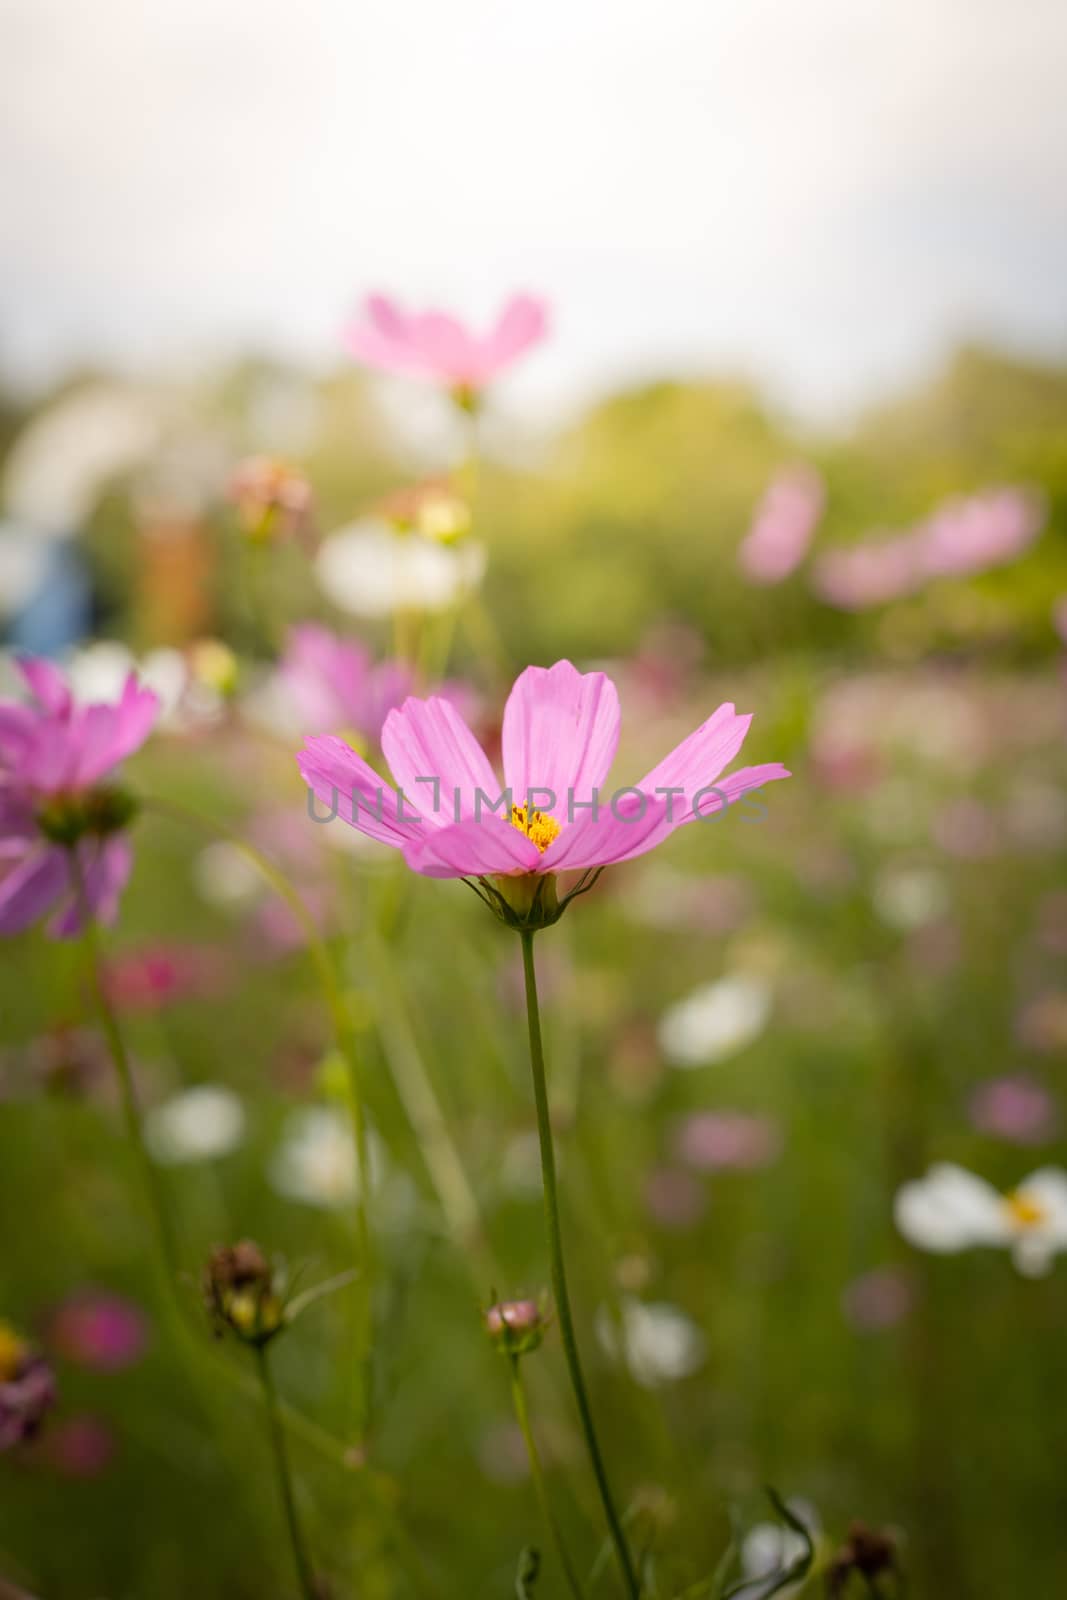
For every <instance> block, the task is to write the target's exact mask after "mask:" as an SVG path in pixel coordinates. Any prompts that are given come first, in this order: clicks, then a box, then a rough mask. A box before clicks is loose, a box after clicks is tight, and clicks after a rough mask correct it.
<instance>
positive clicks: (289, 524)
mask: <svg viewBox="0 0 1067 1600" xmlns="http://www.w3.org/2000/svg"><path fill="white" fill-rule="evenodd" d="M228 494H229V498H230V500H231V502H232V503H233V505H234V506H236V508H237V514H238V516H239V518H240V520H241V526H242V528H243V529H244V531H245V533H246V534H247V535H248V537H249V538H250V539H252V540H253V541H254V542H267V541H269V540H272V539H288V538H293V537H300V536H303V535H305V534H307V533H308V532H309V531H310V528H311V514H312V503H313V502H312V493H311V485H310V483H308V481H307V479H306V478H305V477H304V476H303V474H302V473H300V472H297V471H296V469H295V468H293V467H290V466H288V465H287V464H286V463H285V462H284V461H275V460H274V459H272V458H271V457H270V456H248V457H247V458H246V459H245V460H244V461H241V462H239V463H238V465H237V467H236V468H235V469H234V472H233V475H232V477H231V478H230V482H229V485H228Z"/></svg>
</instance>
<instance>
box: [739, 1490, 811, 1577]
mask: <svg viewBox="0 0 1067 1600" xmlns="http://www.w3.org/2000/svg"><path fill="white" fill-rule="evenodd" d="M789 1509H790V1511H792V1512H793V1514H794V1516H796V1517H797V1518H799V1520H800V1521H801V1522H802V1523H803V1524H804V1526H805V1527H806V1528H807V1529H808V1531H809V1532H810V1533H811V1534H812V1535H813V1536H814V1535H815V1534H816V1533H817V1532H818V1528H819V1519H818V1516H817V1514H816V1512H815V1508H814V1506H812V1505H809V1503H808V1502H807V1501H806V1500H790V1501H789ZM806 1549H807V1546H806V1544H805V1543H804V1540H803V1539H802V1538H801V1537H800V1534H799V1533H797V1532H796V1530H795V1529H794V1528H790V1527H788V1526H786V1525H785V1524H783V1523H780V1522H757V1523H756V1524H755V1526H754V1527H752V1528H750V1529H749V1531H748V1532H747V1533H746V1534H745V1537H744V1539H743V1540H742V1542H741V1567H742V1569H743V1571H744V1574H745V1577H746V1578H748V1579H750V1580H751V1581H752V1582H755V1580H756V1579H757V1578H771V1577H773V1576H774V1575H775V1574H776V1573H779V1572H781V1571H782V1570H783V1568H785V1567H791V1566H792V1564H793V1562H794V1561H797V1560H799V1559H800V1557H801V1556H802V1555H803V1554H804V1551H805V1550H806ZM778 1592H779V1594H781V1595H791V1594H799V1592H800V1586H799V1585H798V1584H795V1583H794V1584H789V1585H788V1587H787V1588H785V1589H780V1590H779V1591H778ZM753 1600H756V1597H755V1596H754V1597H753Z"/></svg>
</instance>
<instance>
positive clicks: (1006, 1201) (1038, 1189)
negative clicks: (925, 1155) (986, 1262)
mask: <svg viewBox="0 0 1067 1600" xmlns="http://www.w3.org/2000/svg"><path fill="white" fill-rule="evenodd" d="M893 1215H894V1217H895V1220H896V1225H897V1227H898V1229H899V1230H900V1232H901V1233H902V1234H903V1235H904V1238H905V1239H907V1241H908V1242H909V1244H913V1245H915V1246H916V1247H917V1249H920V1250H931V1251H933V1252H935V1253H936V1254H939V1255H951V1254H954V1253H955V1252H956V1251H959V1250H967V1249H969V1248H970V1247H972V1246H974V1245H1002V1246H1004V1247H1006V1248H1007V1249H1009V1250H1010V1251H1011V1254H1012V1259H1013V1261H1014V1262H1015V1265H1016V1267H1017V1268H1018V1269H1019V1271H1020V1272H1022V1273H1024V1274H1025V1275H1026V1277H1028V1278H1037V1277H1041V1276H1042V1275H1043V1274H1044V1273H1046V1272H1048V1271H1049V1269H1050V1268H1051V1266H1052V1262H1053V1259H1054V1257H1055V1255H1056V1253H1057V1251H1059V1250H1067V1172H1064V1171H1063V1170H1062V1169H1061V1168H1059V1167H1042V1168H1041V1169H1040V1170H1039V1171H1038V1172H1034V1173H1031V1175H1030V1177H1029V1178H1025V1179H1024V1180H1023V1182H1022V1183H1020V1185H1019V1186H1018V1188H1017V1189H1013V1190H1012V1191H1011V1193H1010V1194H1001V1193H1000V1191H999V1190H997V1189H995V1188H994V1187H993V1185H992V1184H991V1183H987V1182H986V1180H985V1179H984V1178H979V1177H977V1176H976V1175H975V1174H974V1173H973V1172H967V1171H966V1170H965V1169H964V1168H963V1167H957V1166H954V1165H952V1164H951V1163H950V1162H941V1163H939V1164H938V1165H936V1166H933V1167H931V1168H930V1171H929V1172H928V1173H927V1174H926V1176H925V1177H924V1178H920V1179H918V1180H916V1181H915V1182H912V1183H905V1184H904V1185H903V1186H902V1187H901V1188H900V1189H899V1190H898V1191H897V1195H896V1199H895V1201H894V1204H893Z"/></svg>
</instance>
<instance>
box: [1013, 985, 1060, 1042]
mask: <svg viewBox="0 0 1067 1600" xmlns="http://www.w3.org/2000/svg"><path fill="white" fill-rule="evenodd" d="M1015 1033H1016V1036H1017V1038H1018V1039H1019V1042H1020V1043H1021V1044H1024V1045H1026V1047H1027V1049H1029V1050H1040V1051H1061V1050H1067V992H1065V991H1064V990H1060V989H1045V990H1043V991H1042V993H1040V994H1036V995H1034V996H1033V998H1032V999H1030V1000H1028V1001H1027V1002H1026V1004H1025V1005H1024V1006H1023V1007H1022V1010H1021V1011H1020V1012H1019V1015H1018V1017H1017V1018H1016V1021H1015Z"/></svg>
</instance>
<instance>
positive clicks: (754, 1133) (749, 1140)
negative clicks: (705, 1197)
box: [675, 1111, 782, 1172]
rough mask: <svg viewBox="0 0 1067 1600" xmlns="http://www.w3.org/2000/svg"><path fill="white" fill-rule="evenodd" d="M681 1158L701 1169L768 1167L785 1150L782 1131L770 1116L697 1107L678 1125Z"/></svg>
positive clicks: (677, 1148) (715, 1170)
mask: <svg viewBox="0 0 1067 1600" xmlns="http://www.w3.org/2000/svg"><path fill="white" fill-rule="evenodd" d="M675 1148H676V1150H677V1153H678V1156H679V1159H680V1160H682V1161H685V1162H686V1163H687V1164H688V1165H689V1166H691V1167H696V1168H698V1170H699V1171H701V1172H723V1171H728V1170H730V1169H733V1170H734V1171H740V1172H751V1171H755V1170H756V1169H757V1168H759V1167H767V1166H770V1164H771V1163H772V1162H773V1161H776V1160H777V1159H778V1156H779V1155H780V1154H781V1150H782V1133H781V1129H780V1128H779V1127H778V1125H777V1123H774V1122H772V1121H771V1120H770V1119H769V1118H768V1117H759V1116H753V1115H750V1114H749V1113H747V1112H743V1111H697V1112H695V1113H694V1114H693V1115H692V1116H689V1117H686V1119H685V1121H684V1122H683V1123H682V1124H681V1126H680V1128H679V1129H678V1134H677V1138H676V1140H675Z"/></svg>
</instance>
